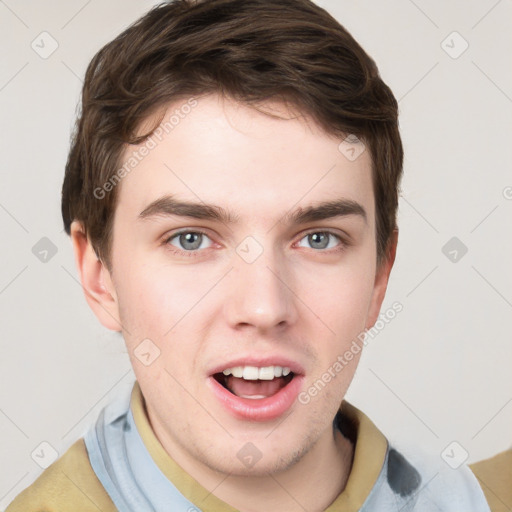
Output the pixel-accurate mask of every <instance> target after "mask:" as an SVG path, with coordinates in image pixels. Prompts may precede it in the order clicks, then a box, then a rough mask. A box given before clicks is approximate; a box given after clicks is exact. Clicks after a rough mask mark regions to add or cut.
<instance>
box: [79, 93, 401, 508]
mask: <svg viewBox="0 0 512 512" xmlns="http://www.w3.org/2000/svg"><path fill="white" fill-rule="evenodd" d="M264 107H265V108H266V109H267V110H269V111H270V110H271V111H272V112H273V113H279V115H280V116H282V117H286V119H275V118H272V117H270V116H268V115H265V114H264V113H261V112H258V111H256V110H255V109H252V108H249V107H248V106H245V105H241V104H238V103H236V102H234V101H233V100H230V99H226V98H224V99H223V98H221V97H219V96H217V95H210V96H205V97H202V98H200V99H199V100H198V105H197V106H196V107H195V108H194V109H193V110H192V111H191V112H190V113H189V114H188V115H187V116H186V117H184V119H181V120H180V123H179V124H178V125H177V126H176V127H175V128H174V129H173V130H172V131H171V132H169V134H168V135H167V136H165V137H164V138H163V139H162V141H160V142H159V143H158V145H157V146H156V148H154V149H153V150H152V151H151V152H150V153H149V154H148V155H147V156H146V157H144V159H142V161H141V162H140V163H139V164H138V165H137V167H136V168H135V169H134V170H133V171H132V172H131V173H130V174H128V175H127V176H126V177H124V178H123V180H122V182H121V184H120V185H119V186H120V187H121V188H120V190H119V201H118V206H117V208H116V211H115V217H114V227H113V244H112V253H111V261H112V269H113V271H112V273H109V271H108V270H107V267H106V265H104V264H103V262H101V261H100V260H98V258H97V257H96V255H95V252H94V250H93V248H92V246H91V244H90V242H89V241H88V239H87V236H86V235H85V234H84V229H83V226H82V225H81V224H80V223H79V222H76V221H75V222H74V223H73V226H72V241H73V246H74V250H75V257H76V263H77V267H78V269H79V273H80V276H81V280H82V284H83V288H84V291H85V295H86V298H87V301H88V303H89V305H90V307H91V308H92V310H93V311H94V313H95V314H96V316H97V317H98V319H99V320H100V322H101V323H102V324H103V325H104V326H105V327H107V328H109V329H112V330H115V331H121V332H122V333H123V336H124V339H125V341H126V346H127V350H128V353H129V355H130V358H131V362H132V365H133V368H134V372H135V375H136V377H137V380H138V381H139V384H140V387H141V389H142V392H143V395H144V397H145V401H146V406H147V413H148V417H149V420H150V423H151V425H152V428H153V430H154V431H155V434H156V436H157V437H158V439H159V440H160V442H161V443H162V445H163V447H164V448H165V450H166V451H167V452H168V453H169V454H170V456H171V457H172V458H173V459H174V460H175V461H176V462H177V463H178V464H179V465H180V466H181V467H182V468H183V469H185V471H187V472H188V473H189V474H190V475H192V476H193V477H194V478H195V479H196V480H197V481H198V482H199V483H201V484H202V485H203V486H204V487H206V488H207V489H214V491H213V492H214V494H215V495H216V496H217V497H219V498H220V499H222V500H224V501H226V502H227V503H229V504H230V505H232V506H234V507H235V508H237V509H239V510H241V511H243V512H252V511H261V510H268V509H269V508H270V507H272V508H273V509H274V510H287V511H289V512H294V511H296V510H297V511H298V510H301V511H302V510H304V509H306V510H308V511H321V510H324V509H325V508H326V507H327V506H328V505H329V504H330V503H332V502H333V501H334V499H335V498H336V497H337V496H338V494H339V493H340V492H341V491H342V490H343V488H344V487H345V484H346V481H347V478H348V475H349V473H350V466H351V461H352V457H353V446H352V444H351V443H350V442H349V441H348V440H347V439H346V438H344V437H343V436H342V435H341V434H340V433H339V432H338V431H335V432H333V429H332V420H333V418H334V416H335V414H336V412H337V410H338V408H339V406H340V403H341V400H342V399H343V397H344V396H345V393H346V391H347V389H348V387H349V385H350V382H351V381H352V378H353V376H354V372H355V370H356V367H357V364H358V362H359V357H360V353H359V354H358V355H356V356H354V359H353V360H352V361H351V362H350V364H348V365H347V366H346V367H344V369H343V371H341V372H339V373H338V374H337V376H336V378H334V379H333V380H332V381H331V382H330V383H329V384H328V385H327V386H325V388H324V389H322V391H321V392H319V393H318V395H317V396H315V397H314V398H312V399H311V401H310V402H309V403H308V404H307V405H304V404H302V403H299V402H298V401H296V402H294V404H293V405H292V407H291V409H290V410H289V411H287V413H286V415H285V416H286V418H284V417H281V418H277V419H275V420H272V421H264V422H253V421H245V420H241V419H237V418H235V417H233V416H232V415H231V414H230V413H229V412H228V411H226V409H225V408H224V407H223V406H222V405H221V403H220V402H219V401H218V400H217V399H216V398H215V397H214V396H213V394H212V392H211V390H210V389H209V387H208V386H207V380H208V378H209V371H210V370H212V368H213V367H215V366H217V365H218V364H221V363H224V362H228V361H232V360H233V358H234V357H237V356H246V355H248V354H252V355H257V356H261V357H266V356H272V355H275V354H279V355H280V356H283V357H287V358H289V359H291V360H293V361H297V362H298V363H299V364H301V365H302V367H303V368H304V370H305V372H304V383H303V386H302V388H301V390H307V388H309V387H310V386H311V385H312V383H314V382H315V381H316V380H317V379H319V378H321V375H322V374H323V373H324V372H325V371H326V370H327V369H328V368H329V367H331V366H332V365H333V363H334V362H335V361H336V358H337V357H338V356H339V355H340V354H343V353H344V352H345V350H347V349H348V348H349V347H350V344H351V343H352V341H353V340H354V339H355V338H356V337H357V335H358V334H360V333H361V332H362V331H363V330H364V329H365V328H370V327H372V326H373V324H374V323H375V321H376V320H377V318H378V314H379V310H380V307H381V304H382V301H383V298H384V295H385V291H386V287H387V283H388V277H389V274H390V271H391V267H392V265H393V261H394V255H395V249H396V242H397V239H396V233H394V235H393V237H392V239H391V241H390V245H389V252H388V254H387V257H386V258H384V260H383V262H382V263H381V264H380V265H379V266H378V265H377V258H376V242H375V235H376V233H375V205H374V195H373V187H372V179H371V160H370V155H369V151H364V152H363V153H362V154H361V155H360V156H359V158H357V159H356V160H355V161H353V162H351V161H350V160H348V159H347V158H346V157H345V156H344V155H343V154H342V153H341V152H340V151H339V149H338V145H339V143H340V139H337V138H335V137H333V136H331V135H328V134H326V133H325V132H323V131H322V130H321V129H320V128H319V127H318V126H317V125H315V123H314V122H313V121H311V120H310V119H308V118H306V117H300V116H299V117H298V116H296V115H291V114H290V113H289V111H287V109H286V108H285V106H284V105H281V104H278V103H270V102H267V103H266V104H265V105H264ZM173 108H176V104H173V105H169V112H172V110H173ZM149 121H150V120H149ZM132 150H133V148H130V151H132ZM127 155H128V153H127ZM166 194H172V195H173V196H174V197H175V198H178V199H180V200H187V201H196V202H201V201H203V202H205V203H212V204H216V205H220V206H222V207H223V208H225V209H228V210H230V211H231V212H233V213H234V214H236V215H238V217H239V221H238V223H236V224H224V223H221V222H218V221H213V220H202V219H201V220H200V219H192V218H188V217H179V216H176V215H174V216H173V215H159V216H153V217H148V218H145V219H140V218H139V214H140V213H141V212H142V211H143V210H144V209H145V208H146V207H147V206H148V205H149V204H150V203H151V202H152V201H154V200H156V199H158V198H160V197H161V196H163V195H166ZM338 198H345V199H349V200H352V201H356V202H357V203H359V205H361V206H362V207H363V208H364V210H365V211H366V219H364V218H363V217H362V216H361V215H347V216H340V217H335V218H331V219H325V220H320V221H314V222H309V223H307V224H305V225H289V224H286V223H285V222H284V215H285V214H287V213H288V212H289V211H291V210H295V209H296V208H298V207H307V206H310V205H315V204H317V203H319V202H322V201H329V200H334V199H338ZM183 228H187V229H189V230H190V231H193V232H194V231H195V230H201V231H204V232H206V233H207V237H204V238H203V239H202V243H201V246H200V248H199V249H195V256H192V257H190V256H188V255H187V254H190V252H191V251H190V250H189V251H188V253H187V250H186V247H190V245H184V244H183V240H182V243H181V245H180V238H179V237H174V238H170V237H171V236H172V235H173V234H175V232H176V231H177V230H181V229H183ZM325 231H330V232H332V233H333V234H334V235H339V236H340V237H341V238H340V239H337V238H336V236H331V237H330V239H329V240H330V241H329V244H328V247H327V248H319V246H318V245H314V243H313V242H312V241H311V239H310V238H308V236H307V235H308V234H311V233H319V232H320V233H322V232H325ZM247 236H252V237H253V238H254V239H256V240H257V241H258V242H259V244H260V245H261V248H262V250H263V252H262V254H261V255H260V256H259V257H258V258H257V259H256V260H255V261H254V262H252V263H248V262H247V261H245V260H244V259H243V258H241V257H240V255H239V254H238V253H237V252H236V248H237V246H238V245H239V244H240V243H241V242H242V241H243V240H244V239H245V238H246V237H247ZM169 239H170V240H169ZM345 242H348V243H345ZM173 249H174V250H177V251H181V252H180V253H175V252H172V250H173ZM338 249H341V250H338ZM147 338H149V339H150V340H152V342H153V343H154V344H155V345H156V346H157V347H158V348H159V350H160V351H161V354H160V357H158V358H157V359H156V360H155V361H154V362H153V363H152V364H151V365H149V366H145V365H143V364H141V362H140V361H139V360H138V359H137V358H136V357H135V356H134V350H135V349H136V348H137V346H138V345H139V343H140V342H141V341H142V340H144V339H147ZM185 390H186V391H185ZM248 441H250V442H252V443H253V444H254V445H255V446H256V447H257V448H258V450H259V451H260V452H261V454H262V458H261V460H259V461H258V462H257V463H256V464H255V465H254V466H253V467H252V468H247V467H245V466H244V465H243V464H241V463H240V461H239V459H238V458H237V453H238V451H239V450H240V449H241V448H242V447H243V446H244V445H245V444H246V443H247V442H248Z"/></svg>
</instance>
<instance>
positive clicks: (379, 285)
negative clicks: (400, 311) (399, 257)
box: [365, 229, 398, 329]
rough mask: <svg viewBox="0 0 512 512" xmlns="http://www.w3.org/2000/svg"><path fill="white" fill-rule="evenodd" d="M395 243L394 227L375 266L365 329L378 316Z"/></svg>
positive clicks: (372, 324) (393, 259)
mask: <svg viewBox="0 0 512 512" xmlns="http://www.w3.org/2000/svg"><path fill="white" fill-rule="evenodd" d="M397 244H398V229H395V230H394V231H393V233H392V234H391V237H390V239H389V242H388V247H387V250H386V255H385V257H384V258H383V260H382V261H381V262H380V265H379V266H378V268H377V272H376V273H375V283H374V287H373V295H372V300H371V303H370V308H369V310H368V316H367V321H366V326H365V328H366V329H371V328H372V327H373V326H374V325H375V322H376V321H377V319H378V317H379V313H380V308H381V306H382V302H383V301H384V297H385V295H386V290H387V287H388V281H389V275H390V274H391V269H392V268H393V264H394V262H395V257H396V247H397Z"/></svg>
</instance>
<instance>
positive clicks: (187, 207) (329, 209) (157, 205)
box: [139, 195, 367, 225]
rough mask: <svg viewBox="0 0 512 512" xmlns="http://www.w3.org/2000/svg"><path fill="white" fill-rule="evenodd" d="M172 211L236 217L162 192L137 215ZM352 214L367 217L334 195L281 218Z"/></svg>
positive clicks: (294, 220) (226, 220)
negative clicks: (329, 199) (334, 197)
mask: <svg viewBox="0 0 512 512" xmlns="http://www.w3.org/2000/svg"><path fill="white" fill-rule="evenodd" d="M170 215H175V216H178V217H191V218H194V219H203V220H212V221H218V222H221V223H223V224H236V223H237V222H238V221H239V219H240V217H239V216H238V215H236V214H234V213H233V212H231V211H229V210H226V209H225V208H222V207H221V206H217V205H214V204H206V203H194V202H188V201H180V200H177V199H175V198H174V197H173V196H172V195H166V196H163V197H160V198H159V199H156V200H155V201H153V202H152V203H150V204H149V205H148V206H147V207H146V208H144V210H142V212H140V214H139V219H148V218H151V217H162V216H170ZM349 215H356V216H359V217H361V218H362V219H363V220H364V221H365V222H366V221H367V215H366V210H365V209H364V208H363V206H361V205H360V204H359V203H358V202H356V201H353V200H351V199H336V200H332V201H325V202H321V203H319V204H317V205H312V206H307V207H299V208H297V209H295V210H293V211H290V212H287V213H286V214H285V215H284V216H283V218H282V219H281V222H282V223H285V224H291V225H293V224H306V223H308V222H314V221H319V220H325V219H331V218H334V217H346V216H349Z"/></svg>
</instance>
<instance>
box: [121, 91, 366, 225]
mask: <svg viewBox="0 0 512 512" xmlns="http://www.w3.org/2000/svg"><path fill="white" fill-rule="evenodd" d="M259 108H260V109H261V110H263V112H261V111H258V110H256V109H254V108H251V107H249V106H247V105H244V104H240V103H237V102H235V101H234V100H230V99H226V98H221V97H220V96H218V95H210V96H206V97H202V98H200V99H197V100H195V99H192V100H191V99H190V98H184V99H182V100H180V101H177V102H174V103H173V104H171V105H169V106H168V107H167V109H166V111H165V113H164V116H163V120H162V122H161V124H160V126H159V127H158V128H157V129H156V130H155V132H154V133H153V135H152V136H151V137H150V138H149V139H148V140H147V141H145V142H144V143H142V144H141V145H139V146H130V147H128V148H127V149H126V151H125V153H124V159H123V162H122V165H123V166H124V167H125V168H126V169H127V170H128V167H129V166H128V163H130V162H131V164H133V166H132V168H131V169H129V172H127V173H126V175H125V177H123V179H122V181H121V183H120V186H121V190H120V191H119V205H118V208H119V209H121V210H126V211H127V212H128V211H129V212H130V214H131V215H136V214H137V215H138V214H139V213H140V212H142V211H143V210H144V208H145V207H147V205H148V204H150V203H151V202H154V201H155V200H156V199H158V198H159V197H162V196H164V195H166V194H167V195H173V196H175V197H179V198H180V199H183V200H188V201H194V202H205V203H209V204H217V205H222V206H225V207H227V208H228V209H229V210H230V211H233V212H236V215H237V218H241V219H242V220H244V219H245V218H246V216H252V217H254V214H255V213H257V214H258V218H259V219H261V220H263V219H264V218H266V217H268V219H269V220H270V218H274V217H275V216H278V215H279V214H280V213H281V214H283V213H285V211H289V210H290V209H291V208H292V207H294V206H295V207H297V206H299V207H300V206H306V205H310V204H313V203H315V202H318V201H326V200H337V199H339V198H344V199H347V200H351V201H355V202H357V203H361V204H364V207H365V210H366V212H367V214H368V217H369V218H370V219H372V218H373V217H374V205H373V186H372V177H371V159H370V155H369V151H367V150H363V151H362V152H361V148H363V149H365V148H364V145H363V144H362V143H358V145H356V146H355V149H354V151H352V152H350V151H349V152H348V153H347V151H346V150H347V143H346V142H343V138H337V137H334V136H333V135H330V134H327V133H325V132H324V131H323V130H322V129H321V128H320V127H318V126H317V125H316V124H315V123H314V122H313V121H312V120H311V119H310V118H308V117H306V116H301V115H298V114H297V113H296V112H291V111H290V110H289V109H287V108H286V107H285V106H284V105H283V104H280V103H277V102H267V103H265V104H264V105H261V106H260V107H259ZM269 114H273V115H274V116H279V117H272V116H271V115H269ZM154 121H155V119H154V118H153V119H148V120H147V121H146V122H145V123H144V124H143V125H142V126H141V127H140V131H141V132H142V131H143V130H144V129H146V128H147V127H148V126H150V125H151V123H154ZM340 143H341V145H340ZM359 152H360V154H359ZM354 153H355V154H356V155H357V158H355V159H354V158H351V157H353V155H354ZM142 154H143V155H142Z"/></svg>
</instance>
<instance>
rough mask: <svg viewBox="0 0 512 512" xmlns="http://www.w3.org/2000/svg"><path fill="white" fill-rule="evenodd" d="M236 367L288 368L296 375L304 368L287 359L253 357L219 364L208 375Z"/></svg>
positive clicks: (279, 357)
mask: <svg viewBox="0 0 512 512" xmlns="http://www.w3.org/2000/svg"><path fill="white" fill-rule="evenodd" d="M236 366H257V367H258V368H263V367H265V366H282V367H283V368H284V367H287V368H290V370H291V371H292V372H293V373H295V374H296V375H303V374H304V368H303V367H302V365H301V364H299V363H298V362H297V361H294V360H293V359H290V358H288V357H283V356H265V357H256V356H254V355H250V356H245V357H237V358H236V359H231V360H230V361H226V362H225V363H220V364H218V365H217V366H215V367H213V368H212V369H211V370H210V371H209V372H208V373H209V375H215V374H216V373H221V372H222V371H224V370H226V369H227V368H234V367H236Z"/></svg>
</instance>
